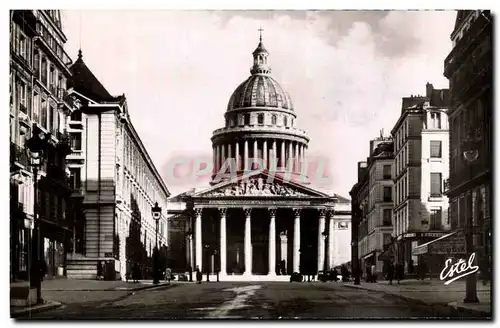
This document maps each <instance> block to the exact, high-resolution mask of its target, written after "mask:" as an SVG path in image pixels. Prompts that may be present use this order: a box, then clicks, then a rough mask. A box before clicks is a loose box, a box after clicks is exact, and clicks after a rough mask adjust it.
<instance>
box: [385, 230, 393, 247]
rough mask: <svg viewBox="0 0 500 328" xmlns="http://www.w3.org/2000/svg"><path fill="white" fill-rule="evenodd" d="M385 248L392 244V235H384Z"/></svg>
mask: <svg viewBox="0 0 500 328" xmlns="http://www.w3.org/2000/svg"><path fill="white" fill-rule="evenodd" d="M383 236H384V237H383V238H384V246H386V245H390V244H392V238H391V234H390V233H384V234H383Z"/></svg>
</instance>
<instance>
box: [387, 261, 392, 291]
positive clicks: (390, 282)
mask: <svg viewBox="0 0 500 328" xmlns="http://www.w3.org/2000/svg"><path fill="white" fill-rule="evenodd" d="M387 279H388V280H389V285H392V279H394V262H392V261H391V262H389V266H388V268H387Z"/></svg>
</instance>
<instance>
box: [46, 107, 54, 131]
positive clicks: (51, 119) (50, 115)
mask: <svg viewBox="0 0 500 328" xmlns="http://www.w3.org/2000/svg"><path fill="white" fill-rule="evenodd" d="M53 115H54V108H53V107H52V106H51V105H49V109H48V110H47V131H52V129H53V128H54V127H53V125H54V116H53Z"/></svg>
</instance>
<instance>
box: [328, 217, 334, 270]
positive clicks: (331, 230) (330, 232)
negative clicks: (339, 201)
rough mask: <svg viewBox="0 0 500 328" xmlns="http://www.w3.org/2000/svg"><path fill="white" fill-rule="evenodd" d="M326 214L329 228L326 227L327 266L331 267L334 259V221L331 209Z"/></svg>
mask: <svg viewBox="0 0 500 328" xmlns="http://www.w3.org/2000/svg"><path fill="white" fill-rule="evenodd" d="M328 216H329V220H330V222H329V227H328V228H329V229H328V267H329V268H332V267H333V265H334V263H333V259H334V254H333V252H334V248H333V245H334V241H335V222H334V220H333V217H334V211H333V210H330V211H329V212H328Z"/></svg>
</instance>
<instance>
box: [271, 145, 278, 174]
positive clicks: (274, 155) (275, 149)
mask: <svg viewBox="0 0 500 328" xmlns="http://www.w3.org/2000/svg"><path fill="white" fill-rule="evenodd" d="M273 160H274V162H273V168H272V169H273V170H274V171H276V167H277V166H278V145H277V144H276V139H274V140H273Z"/></svg>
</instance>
